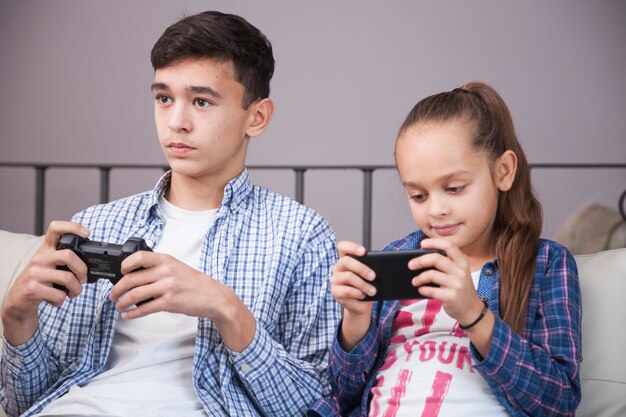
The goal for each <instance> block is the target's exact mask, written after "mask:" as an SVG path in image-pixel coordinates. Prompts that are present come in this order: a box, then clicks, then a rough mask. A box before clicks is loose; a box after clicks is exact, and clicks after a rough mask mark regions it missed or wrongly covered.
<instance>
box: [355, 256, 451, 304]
mask: <svg viewBox="0 0 626 417" xmlns="http://www.w3.org/2000/svg"><path fill="white" fill-rule="evenodd" d="M427 253H439V254H441V255H443V256H445V255H446V254H445V252H444V251H441V250H438V249H410V250H390V251H370V252H367V253H366V254H365V255H364V256H353V255H350V256H352V257H353V258H355V259H357V260H358V261H360V262H361V263H363V264H365V265H367V266H368V267H369V268H370V269H372V270H373V271H374V272H375V273H376V279H374V281H371V282H370V284H372V285H373V286H374V287H376V294H375V295H374V296H369V295H366V296H365V299H364V300H366V301H373V300H412V299H417V298H426V297H424V296H423V295H421V294H420V293H419V292H418V291H417V287H414V286H413V285H412V284H411V280H412V279H413V278H414V277H415V276H417V275H419V274H420V273H421V272H422V271H425V270H426V269H430V268H425V269H417V270H412V269H409V261H410V260H411V259H413V258H416V257H418V256H422V255H426V254H427ZM433 286H434V285H433Z"/></svg>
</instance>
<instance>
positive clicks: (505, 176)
mask: <svg viewBox="0 0 626 417" xmlns="http://www.w3.org/2000/svg"><path fill="white" fill-rule="evenodd" d="M516 171H517V155H515V152H513V151H512V150H510V149H509V150H507V151H505V152H504V153H503V154H502V155H500V157H499V158H498V160H497V161H496V168H495V170H494V173H495V180H496V185H497V186H498V189H499V190H500V191H509V190H510V189H511V187H512V186H513V180H514V179H515V172H516Z"/></svg>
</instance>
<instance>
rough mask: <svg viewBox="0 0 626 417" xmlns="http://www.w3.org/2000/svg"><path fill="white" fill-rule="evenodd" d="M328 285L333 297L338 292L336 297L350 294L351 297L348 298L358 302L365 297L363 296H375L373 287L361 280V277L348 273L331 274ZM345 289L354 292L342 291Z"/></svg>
mask: <svg viewBox="0 0 626 417" xmlns="http://www.w3.org/2000/svg"><path fill="white" fill-rule="evenodd" d="M330 283H331V291H332V292H333V295H335V293H336V291H338V293H337V295H338V297H344V293H345V294H352V297H348V298H355V299H359V300H360V299H362V298H363V297H364V296H365V294H367V295H369V296H372V295H374V294H376V288H375V287H374V286H373V285H371V284H369V283H368V282H367V281H365V280H364V279H363V278H361V276H359V275H357V274H355V273H353V272H350V271H345V272H341V273H336V274H333V276H332V277H331V281H330ZM345 288H351V289H353V290H356V292H355V291H349V292H347V291H344V289H345ZM335 298H337V297H335Z"/></svg>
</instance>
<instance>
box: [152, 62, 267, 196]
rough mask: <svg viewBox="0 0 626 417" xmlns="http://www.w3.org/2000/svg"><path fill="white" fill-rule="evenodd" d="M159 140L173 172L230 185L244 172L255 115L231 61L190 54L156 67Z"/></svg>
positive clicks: (154, 87)
mask: <svg viewBox="0 0 626 417" xmlns="http://www.w3.org/2000/svg"><path fill="white" fill-rule="evenodd" d="M152 93H153V95H154V118H155V121H156V129H157V134H158V137H159V142H160V143H161V146H162V148H163V152H164V153H165V157H166V158H167V161H168V163H169V165H170V167H171V168H172V171H173V175H176V176H184V177H187V178H190V179H194V180H200V181H204V180H209V181H213V182H215V181H218V183H223V184H225V183H226V182H228V181H229V180H230V179H232V178H234V177H235V176H237V175H239V174H240V173H241V171H242V170H243V168H244V160H245V155H246V151H247V146H248V141H249V138H250V136H253V135H254V134H255V132H254V131H251V130H250V125H251V123H253V121H254V117H255V105H254V103H253V104H252V105H250V106H249V107H248V109H244V108H243V107H242V99H243V94H244V87H243V86H242V85H241V84H240V83H239V82H237V81H235V79H234V69H233V65H232V63H231V62H217V61H214V60H209V59H188V60H185V61H181V62H177V63H175V64H173V65H170V66H168V67H165V68H162V69H158V70H156V72H155V74H154V83H153V84H152Z"/></svg>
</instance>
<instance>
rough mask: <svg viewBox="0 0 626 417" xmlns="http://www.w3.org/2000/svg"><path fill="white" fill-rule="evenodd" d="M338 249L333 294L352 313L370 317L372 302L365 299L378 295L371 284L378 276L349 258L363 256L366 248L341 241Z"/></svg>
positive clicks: (332, 282)
mask: <svg viewBox="0 0 626 417" xmlns="http://www.w3.org/2000/svg"><path fill="white" fill-rule="evenodd" d="M337 249H338V250H339V256H340V257H339V260H338V261H337V263H336V264H335V266H334V267H333V275H332V277H331V278H330V285H331V294H332V295H333V297H334V298H335V300H337V301H338V302H339V304H341V305H342V306H343V308H344V309H345V310H347V311H349V312H350V313H353V314H367V315H369V314H370V313H371V311H372V302H371V301H363V298H365V296H366V295H370V296H372V295H374V294H376V288H374V286H373V285H371V284H369V282H370V281H372V280H374V278H376V275H375V274H374V271H372V270H371V269H370V268H368V267H367V266H365V265H364V264H362V263H361V262H359V261H357V260H356V259H354V258H352V257H351V256H348V255H355V256H363V255H365V252H366V251H365V248H364V247H363V246H361V245H359V244H358V243H354V242H348V241H341V242H339V243H338V244H337Z"/></svg>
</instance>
